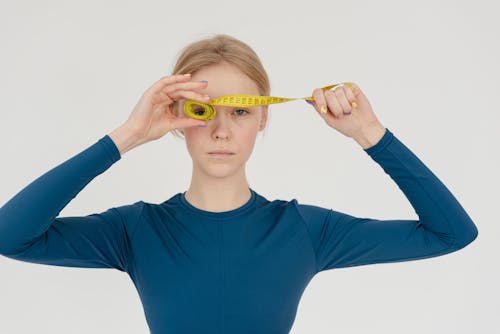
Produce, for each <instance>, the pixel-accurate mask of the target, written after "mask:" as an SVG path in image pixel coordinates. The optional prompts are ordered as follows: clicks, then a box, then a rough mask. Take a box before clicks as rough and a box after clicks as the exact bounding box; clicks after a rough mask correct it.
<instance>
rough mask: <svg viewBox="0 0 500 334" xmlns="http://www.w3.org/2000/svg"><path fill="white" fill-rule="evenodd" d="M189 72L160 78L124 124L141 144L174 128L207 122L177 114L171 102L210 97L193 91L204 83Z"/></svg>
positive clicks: (200, 99)
mask: <svg viewBox="0 0 500 334" xmlns="http://www.w3.org/2000/svg"><path fill="white" fill-rule="evenodd" d="M190 80H191V76H190V75H187V76H186V75H182V74H176V75H171V76H165V77H162V78H161V79H160V80H158V81H157V82H155V83H154V84H153V85H152V86H151V87H150V88H148V89H147V90H146V91H145V92H144V94H143V95H142V97H141V98H140V100H139V102H137V104H136V106H135V108H134V110H133V111H132V113H131V114H130V115H129V117H128V119H127V121H126V122H125V123H124V124H123V126H124V127H125V128H127V129H128V130H129V131H131V133H132V134H133V135H134V137H135V138H137V140H139V141H140V143H141V144H143V143H146V142H149V141H152V140H156V139H159V138H161V137H163V136H164V135H165V134H166V133H167V132H169V131H172V130H173V129H182V128H186V127H190V126H198V125H206V124H205V123H206V122H205V121H203V120H199V119H194V118H190V117H182V116H181V117H179V116H176V115H175V114H174V112H173V110H172V104H173V103H174V102H175V101H174V99H175V100H176V101H178V100H180V99H190V100H197V101H200V102H205V103H206V102H208V101H209V100H210V98H209V97H205V96H204V95H203V94H200V93H198V92H197V91H195V90H200V89H204V88H206V86H207V83H206V82H201V81H197V82H195V81H190Z"/></svg>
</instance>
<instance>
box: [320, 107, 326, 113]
mask: <svg viewBox="0 0 500 334" xmlns="http://www.w3.org/2000/svg"><path fill="white" fill-rule="evenodd" d="M320 111H321V112H322V113H323V114H326V107H325V106H321V109H320Z"/></svg>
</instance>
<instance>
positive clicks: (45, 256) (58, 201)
mask: <svg viewBox="0 0 500 334" xmlns="http://www.w3.org/2000/svg"><path fill="white" fill-rule="evenodd" d="M120 158H121V156H120V152H119V151H118V148H117V147H116V146H115V144H114V142H113V141H112V139H111V138H110V137H109V136H108V135H106V136H104V137H102V138H101V139H99V140H98V141H97V142H96V143H94V144H93V145H91V146H90V147H88V148H87V149H85V150H84V151H82V152H80V153H78V154H77V155H75V156H73V157H72V158H70V159H68V160H66V161H65V162H63V163H62V164H60V165H58V166H56V167H55V168H53V169H51V170H49V171H48V172H46V173H45V174H43V175H42V176H40V177H38V178H37V179H35V180H34V181H33V182H31V183H30V184H29V185H28V186H26V187H25V188H24V189H22V190H21V191H20V192H19V193H17V194H16V195H15V196H14V197H13V198H11V199H10V200H9V201H8V202H7V203H5V204H4V205H3V206H2V207H1V208H0V254H1V255H4V256H6V257H9V258H12V259H16V260H20V261H26V262H33V263H40V264H47V265H57V266H66V267H84V268H115V269H118V270H120V271H126V270H127V268H128V258H129V252H130V243H131V239H132V238H131V237H132V236H133V232H134V227H135V225H136V224H137V221H138V217H139V215H140V212H141V210H142V206H143V204H144V202H142V201H139V202H136V203H134V204H130V205H122V206H119V207H112V208H110V209H108V210H106V211H104V212H100V213H93V214H90V215H87V216H83V217H75V216H72V217H57V216H58V214H59V212H60V211H61V210H62V209H63V208H64V207H65V206H66V205H67V204H68V203H69V202H70V201H71V200H72V199H73V198H74V197H76V195H77V194H78V193H79V192H80V191H81V190H82V189H83V188H84V187H85V186H86V185H87V184H88V183H89V182H90V181H91V180H92V179H94V178H95V177H96V176H97V175H99V174H101V173H103V172H104V171H105V170H107V169H108V168H109V167H110V166H111V165H112V164H114V163H115V162H116V161H118V160H119V159H120Z"/></svg>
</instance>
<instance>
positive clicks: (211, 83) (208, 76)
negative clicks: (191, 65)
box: [192, 63, 260, 98]
mask: <svg viewBox="0 0 500 334" xmlns="http://www.w3.org/2000/svg"><path fill="white" fill-rule="evenodd" d="M192 80H193V81H200V80H208V85H207V88H205V89H201V90H199V92H200V93H204V94H208V95H209V96H210V97H211V98H215V97H219V96H224V95H233V94H248V95H260V93H259V89H258V87H257V85H256V84H255V83H254V82H253V81H252V79H250V78H249V77H248V76H247V75H245V74H244V73H243V72H241V71H240V70H239V69H238V68H237V67H235V66H234V65H231V64H227V63H220V64H216V65H211V66H208V67H204V68H202V69H201V70H199V71H197V72H196V73H194V74H193V76H192Z"/></svg>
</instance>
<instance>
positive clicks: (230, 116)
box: [179, 63, 268, 177]
mask: <svg viewBox="0 0 500 334" xmlns="http://www.w3.org/2000/svg"><path fill="white" fill-rule="evenodd" d="M191 80H193V81H200V80H207V81H208V85H207V86H206V88H205V89H201V90H200V91H199V92H200V93H204V94H208V96H210V98H216V97H220V96H224V95H233V94H248V95H260V93H259V90H258V88H257V86H256V84H255V83H254V82H253V81H252V80H251V79H250V78H248V77H247V76H246V75H245V74H243V73H242V72H241V71H239V70H238V68H236V67H234V66H233V65H231V64H228V63H220V64H217V65H212V66H210V67H205V68H203V69H201V70H200V71H198V72H196V73H194V74H193V75H192V79H191ZM179 102H180V103H179V108H180V110H182V108H183V107H184V102H185V100H180V101H179ZM214 108H215V110H216V116H215V118H214V119H212V120H209V121H206V122H207V123H206V124H207V126H206V127H205V128H200V127H197V126H193V127H188V128H184V129H182V130H181V132H182V133H183V134H184V138H185V141H186V145H187V149H188V151H189V154H190V155H191V158H192V160H193V168H194V169H195V170H194V172H201V173H204V174H207V175H210V176H213V177H225V176H230V175H234V174H237V173H242V174H244V167H245V163H246V161H247V160H248V158H249V157H250V155H251V153H252V151H253V147H254V144H255V139H256V137H257V134H258V132H259V131H262V130H263V129H264V127H265V124H266V121H267V112H268V110H267V106H258V107H250V108H248V107H229V106H214ZM179 116H180V117H187V116H186V115H185V114H184V112H182V111H180V112H179ZM217 150H229V151H231V152H233V153H234V154H231V155H225V156H222V157H221V156H215V155H213V154H209V152H211V151H217Z"/></svg>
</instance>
